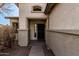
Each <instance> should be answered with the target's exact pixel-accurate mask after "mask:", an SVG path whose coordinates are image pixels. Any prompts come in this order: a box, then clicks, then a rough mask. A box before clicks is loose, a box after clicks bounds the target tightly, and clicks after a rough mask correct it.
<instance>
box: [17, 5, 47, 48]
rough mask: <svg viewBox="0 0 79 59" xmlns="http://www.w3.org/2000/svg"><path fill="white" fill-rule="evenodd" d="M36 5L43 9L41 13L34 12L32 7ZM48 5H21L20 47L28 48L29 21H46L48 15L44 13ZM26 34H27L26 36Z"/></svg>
mask: <svg viewBox="0 0 79 59" xmlns="http://www.w3.org/2000/svg"><path fill="white" fill-rule="evenodd" d="M35 5H39V6H41V7H42V11H41V12H33V11H32V7H33V6H35ZM45 6H46V4H42V3H41V4H40V3H38V4H32V3H29V4H28V3H27V4H24V3H20V4H19V29H18V31H19V33H18V39H19V45H20V46H27V45H28V31H29V29H28V20H29V19H37V20H38V19H46V15H45V14H44V13H43V12H44V9H45ZM24 33H25V34H24Z"/></svg>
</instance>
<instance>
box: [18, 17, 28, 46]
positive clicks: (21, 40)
mask: <svg viewBox="0 0 79 59" xmlns="http://www.w3.org/2000/svg"><path fill="white" fill-rule="evenodd" d="M18 44H19V45H20V46H27V45H28V22H27V19H26V18H25V17H20V18H19V30H18Z"/></svg>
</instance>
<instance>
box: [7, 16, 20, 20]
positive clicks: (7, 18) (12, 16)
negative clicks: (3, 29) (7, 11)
mask: <svg viewBox="0 0 79 59" xmlns="http://www.w3.org/2000/svg"><path fill="white" fill-rule="evenodd" d="M5 18H6V19H19V17H16V16H14V17H13V16H12V17H11V16H10V17H5Z"/></svg>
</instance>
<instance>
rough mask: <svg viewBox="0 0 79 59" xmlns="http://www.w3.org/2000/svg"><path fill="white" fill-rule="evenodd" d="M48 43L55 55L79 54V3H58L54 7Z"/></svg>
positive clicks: (51, 14) (47, 36) (50, 17)
mask: <svg viewBox="0 0 79 59" xmlns="http://www.w3.org/2000/svg"><path fill="white" fill-rule="evenodd" d="M46 44H47V45H48V47H49V48H50V49H52V51H53V52H54V54H55V55H79V52H78V51H79V47H78V45H79V4H73V3H72V4H67V3H65V4H58V5H56V6H55V7H54V8H53V9H52V12H51V13H50V15H49V28H48V29H47V32H46Z"/></svg>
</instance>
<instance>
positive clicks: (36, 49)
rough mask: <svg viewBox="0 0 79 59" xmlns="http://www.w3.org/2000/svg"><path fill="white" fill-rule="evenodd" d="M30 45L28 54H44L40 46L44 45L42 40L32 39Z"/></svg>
mask: <svg viewBox="0 0 79 59" xmlns="http://www.w3.org/2000/svg"><path fill="white" fill-rule="evenodd" d="M30 45H31V46H32V47H31V51H30V54H29V56H44V52H43V48H42V47H43V45H44V42H39V41H32V42H31V43H30Z"/></svg>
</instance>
